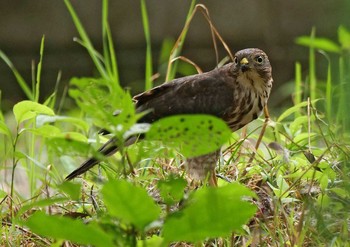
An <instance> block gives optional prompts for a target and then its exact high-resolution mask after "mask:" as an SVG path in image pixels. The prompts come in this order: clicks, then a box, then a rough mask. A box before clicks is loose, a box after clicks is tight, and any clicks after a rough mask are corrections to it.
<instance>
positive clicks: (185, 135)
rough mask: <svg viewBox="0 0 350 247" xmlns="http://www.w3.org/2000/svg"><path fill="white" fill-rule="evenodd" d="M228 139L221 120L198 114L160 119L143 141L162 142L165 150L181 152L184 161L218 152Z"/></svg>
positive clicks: (228, 131) (227, 128) (225, 126)
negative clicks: (185, 158)
mask: <svg viewBox="0 0 350 247" xmlns="http://www.w3.org/2000/svg"><path fill="white" fill-rule="evenodd" d="M230 136H231V130H230V129H229V127H228V126H227V125H226V123H225V122H224V121H223V120H221V119H219V118H216V117H214V116H210V115H200V114H198V115H177V116H171V117H166V118H162V119H160V120H158V121H157V122H155V123H153V124H152V126H151V128H150V130H149V131H148V132H147V133H146V139H148V140H161V141H162V142H164V143H165V145H167V146H170V147H174V148H180V152H181V153H182V154H183V155H184V156H185V157H187V158H189V157H196V156H200V155H203V154H207V153H210V152H213V151H215V150H217V149H219V148H220V147H221V146H222V145H223V144H224V143H225V142H227V141H228V140H229V138H230Z"/></svg>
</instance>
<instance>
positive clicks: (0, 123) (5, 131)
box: [0, 120, 11, 137]
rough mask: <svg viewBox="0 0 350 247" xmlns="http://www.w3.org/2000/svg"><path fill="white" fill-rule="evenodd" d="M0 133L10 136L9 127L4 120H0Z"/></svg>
mask: <svg viewBox="0 0 350 247" xmlns="http://www.w3.org/2000/svg"><path fill="white" fill-rule="evenodd" d="M0 133H2V134H4V135H6V136H9V137H11V131H10V129H9V128H8V127H7V125H6V124H5V122H3V121H2V120H0Z"/></svg>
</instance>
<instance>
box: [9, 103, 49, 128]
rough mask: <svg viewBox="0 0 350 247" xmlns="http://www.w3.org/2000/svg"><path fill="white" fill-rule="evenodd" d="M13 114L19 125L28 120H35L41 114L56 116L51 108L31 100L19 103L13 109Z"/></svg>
mask: <svg viewBox="0 0 350 247" xmlns="http://www.w3.org/2000/svg"><path fill="white" fill-rule="evenodd" d="M13 114H14V115H15V118H16V121H17V124H20V123H21V122H23V121H25V120H27V119H30V118H34V117H36V116H37V115H39V114H44V115H50V116H53V115H55V113H54V111H53V110H52V109H50V108H49V107H47V106H45V105H42V104H39V103H36V102H34V101H30V100H24V101H21V102H19V103H17V104H16V105H15V106H14V107H13Z"/></svg>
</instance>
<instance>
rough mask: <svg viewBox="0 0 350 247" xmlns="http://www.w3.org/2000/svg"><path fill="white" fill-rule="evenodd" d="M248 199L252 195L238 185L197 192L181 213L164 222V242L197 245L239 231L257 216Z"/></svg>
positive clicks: (252, 194) (207, 188)
mask: <svg viewBox="0 0 350 247" xmlns="http://www.w3.org/2000/svg"><path fill="white" fill-rule="evenodd" d="M247 197H255V194H254V193H253V192H252V191H250V190H249V189H248V188H246V187H244V186H243V185H240V184H238V183H232V184H229V185H226V186H224V187H218V188H212V187H204V188H200V189H198V190H197V191H195V192H193V194H192V197H191V198H190V199H189V201H188V205H185V208H184V209H183V210H181V211H179V212H176V213H174V214H172V215H170V216H168V217H167V218H166V219H165V223H164V228H163V236H164V239H165V240H166V241H167V242H171V241H190V242H198V241H203V240H205V239H207V238H216V237H225V236H228V235H229V234H231V233H232V231H235V232H237V231H240V230H241V229H242V225H244V224H246V223H247V222H248V221H249V219H250V218H251V217H252V216H253V215H254V213H255V212H256V206H255V205H253V204H252V203H250V202H248V201H247V200H246V199H243V198H247Z"/></svg>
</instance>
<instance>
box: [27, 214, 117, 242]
mask: <svg viewBox="0 0 350 247" xmlns="http://www.w3.org/2000/svg"><path fill="white" fill-rule="evenodd" d="M23 224H24V225H26V226H27V227H29V229H30V230H31V231H33V232H35V233H37V234H39V235H43V236H46V237H51V238H54V239H64V240H70V241H72V242H75V243H79V244H84V245H94V246H114V243H113V239H112V236H111V235H108V234H107V233H105V232H104V231H103V230H102V229H101V228H100V227H99V226H97V225H93V224H89V225H86V224H85V223H84V222H82V221H80V220H74V219H71V218H68V217H63V216H51V215H47V214H45V213H43V212H36V213H34V214H33V215H32V216H30V217H29V218H28V219H27V220H26V221H24V222H23Z"/></svg>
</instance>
